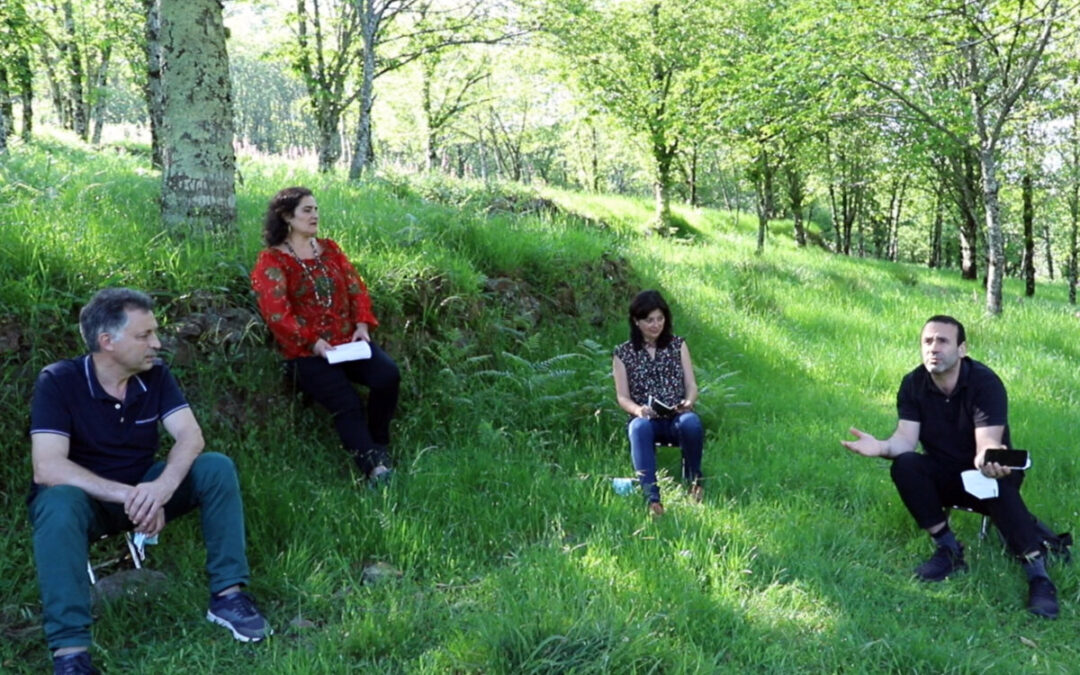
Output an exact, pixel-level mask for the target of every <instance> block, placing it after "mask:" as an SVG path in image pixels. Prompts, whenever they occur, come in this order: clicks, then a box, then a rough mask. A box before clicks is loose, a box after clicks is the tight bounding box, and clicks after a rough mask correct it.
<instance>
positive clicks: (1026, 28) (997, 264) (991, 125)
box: [852, 0, 1071, 314]
mask: <svg viewBox="0 0 1080 675" xmlns="http://www.w3.org/2000/svg"><path fill="white" fill-rule="evenodd" d="M885 5H886V6H875V7H873V8H867V11H865V12H864V13H861V14H860V16H859V17H857V19H858V20H856V21H854V22H852V24H853V25H861V26H862V27H863V31H864V32H863V33H862V35H863V38H864V39H865V40H866V41H864V42H862V43H861V44H860V45H859V47H858V48H857V50H858V52H859V53H860V54H861V55H862V57H863V58H862V59H860V62H861V63H862V65H861V66H860V67H859V70H860V74H861V76H862V77H863V78H864V79H865V80H866V81H867V82H869V83H872V84H873V85H874V86H876V87H879V88H880V89H881V90H883V91H884V92H887V93H888V94H889V95H890V96H891V97H895V99H896V100H899V101H900V102H901V103H903V105H904V106H905V107H906V108H907V109H908V110H909V111H910V112H911V113H913V114H914V115H916V116H918V117H919V118H920V119H922V120H923V121H924V122H925V123H926V124H928V125H930V126H932V127H934V128H935V129H937V130H938V131H939V132H941V133H942V134H944V135H945V136H947V137H949V138H950V139H951V140H952V142H953V144H954V145H955V146H956V147H958V148H965V149H968V148H969V149H970V151H971V152H973V154H974V156H975V157H976V158H977V160H978V165H979V170H980V176H981V186H980V187H981V193H980V198H981V201H982V206H983V214H984V218H985V229H986V239H987V247H988V256H987V258H988V260H987V263H988V268H987V287H986V309H987V311H988V312H990V313H991V314H998V313H1000V312H1001V291H1002V280H1003V277H1004V274H1005V250H1004V238H1003V234H1002V222H1001V206H1000V201H999V191H1000V176H999V165H1000V161H1001V159H1000V153H1001V152H1002V145H1003V140H1004V135H1005V128H1006V124H1007V123H1008V121H1009V120H1010V118H1011V117H1012V115H1013V113H1014V111H1015V108H1016V105H1017V103H1018V102H1019V101H1020V100H1021V97H1023V96H1024V95H1025V92H1027V90H1028V88H1029V86H1030V85H1031V83H1032V79H1033V77H1034V76H1035V73H1036V71H1037V69H1038V67H1039V64H1040V63H1041V61H1042V57H1043V53H1044V51H1045V49H1046V46H1047V44H1048V43H1049V41H1050V37H1051V35H1052V34H1053V32H1054V29H1055V27H1056V26H1057V25H1058V24H1059V23H1060V22H1061V21H1062V20H1063V19H1064V11H1063V10H1062V8H1061V5H1060V2H1059V0H1042V1H1041V2H1030V1H1029V0H973V1H972V2H966V3H960V4H956V3H952V2H947V1H945V0H935V2H932V3H924V4H921V5H909V4H907V3H905V2H902V0H901V1H897V2H888V3H885ZM1069 11H1071V8H1070V10H1069ZM944 75H948V77H949V78H950V79H951V80H952V82H953V83H954V87H953V88H951V89H949V90H941V89H933V88H932V85H934V84H935V83H937V82H939V81H940V80H941V77H942V76H944ZM928 85H929V86H928Z"/></svg>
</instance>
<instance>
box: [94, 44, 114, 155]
mask: <svg viewBox="0 0 1080 675" xmlns="http://www.w3.org/2000/svg"><path fill="white" fill-rule="evenodd" d="M111 55H112V45H111V44H108V43H106V44H105V46H104V47H102V49H101V64H100V66H99V67H98V69H97V73H96V74H95V75H96V77H95V78H94V90H93V96H92V100H93V101H94V106H93V108H92V114H91V116H90V117H91V119H93V121H94V133H93V136H92V138H91V141H90V142H91V143H93V144H94V145H101V130H102V127H104V126H105V94H106V91H105V90H106V87H107V86H108V84H109V57H110V56H111Z"/></svg>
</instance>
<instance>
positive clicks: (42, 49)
mask: <svg viewBox="0 0 1080 675" xmlns="http://www.w3.org/2000/svg"><path fill="white" fill-rule="evenodd" d="M38 52H39V55H40V57H41V63H42V65H44V66H45V76H46V78H47V79H48V81H49V97H50V98H51V99H52V104H53V111H54V112H55V113H56V118H57V119H58V120H59V121H60V126H61V127H62V128H64V129H70V128H71V119H70V115H69V114H68V111H67V110H66V109H65V107H64V101H65V99H64V93H63V90H62V88H61V87H60V76H59V75H58V74H57V72H56V61H57V60H56V59H55V58H53V55H52V54H51V53H49V50H48V48H47V47H46V46H45V43H44V42H39V43H38Z"/></svg>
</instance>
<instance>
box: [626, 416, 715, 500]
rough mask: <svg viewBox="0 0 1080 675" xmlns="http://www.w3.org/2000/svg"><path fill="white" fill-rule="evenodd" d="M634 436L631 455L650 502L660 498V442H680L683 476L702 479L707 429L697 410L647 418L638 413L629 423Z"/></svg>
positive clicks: (628, 429) (691, 479)
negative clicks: (703, 426) (658, 483)
mask: <svg viewBox="0 0 1080 675" xmlns="http://www.w3.org/2000/svg"><path fill="white" fill-rule="evenodd" d="M626 432H627V435H628V436H630V459H631V460H632V461H633V462H634V471H635V472H637V477H638V480H639V481H640V482H641V491H642V492H644V493H645V498H646V499H647V500H648V501H650V502H658V501H660V486H659V485H657V484H656V444H657V443H665V444H671V445H678V446H679V448H680V449H681V450H682V477H683V480H689V481H695V482H696V481H699V480H701V451H702V447H703V446H704V444H705V431H704V429H702V427H701V418H699V417H698V416H697V413H692V412H685V413H682V414H681V415H676V416H675V417H667V418H652V419H645V418H643V417H635V418H634V419H632V420H630V424H628V425H627V427H626Z"/></svg>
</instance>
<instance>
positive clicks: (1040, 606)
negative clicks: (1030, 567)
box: [1027, 577, 1058, 619]
mask: <svg viewBox="0 0 1080 675" xmlns="http://www.w3.org/2000/svg"><path fill="white" fill-rule="evenodd" d="M1027 608H1028V611H1029V612H1031V613H1032V614H1034V615H1035V616H1041V617H1043V618H1044V619H1056V618H1057V615H1058V602H1057V589H1056V588H1054V582H1052V581H1050V580H1049V579H1047V578H1046V577H1035V578H1034V579H1032V580H1031V581H1029V582H1028V604H1027Z"/></svg>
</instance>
